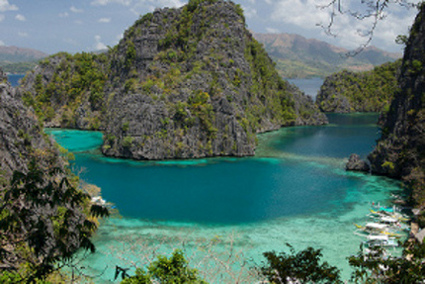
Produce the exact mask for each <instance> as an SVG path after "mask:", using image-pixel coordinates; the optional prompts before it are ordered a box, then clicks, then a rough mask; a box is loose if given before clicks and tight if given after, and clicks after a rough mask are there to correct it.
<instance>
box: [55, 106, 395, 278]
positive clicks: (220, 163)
mask: <svg viewBox="0 0 425 284" xmlns="http://www.w3.org/2000/svg"><path fill="white" fill-rule="evenodd" d="M329 118H330V122H331V124H330V125H327V126H321V127H293V128H284V129H281V130H279V131H276V132H271V133H266V134H263V135H260V137H259V141H260V142H259V147H258V149H257V155H256V156H255V157H248V158H238V159H235V158H212V159H200V160H188V161H161V162H146V161H144V162H136V161H126V160H119V159H110V158H105V157H103V156H102V155H101V154H100V152H99V151H98V150H97V147H98V145H99V144H100V143H101V134H100V133H96V132H87V131H75V130H48V132H49V133H50V134H51V135H53V136H54V137H55V138H56V139H57V141H58V142H59V143H60V144H61V145H62V146H64V147H65V148H68V149H69V150H70V151H72V152H73V153H74V154H75V157H76V160H75V162H74V163H73V167H74V169H75V170H76V171H79V169H84V171H83V173H82V177H83V179H84V180H86V181H87V182H90V183H94V184H96V185H98V186H100V187H101V188H102V196H103V197H104V198H105V199H106V200H108V201H111V202H113V203H114V204H115V205H116V206H117V208H118V210H119V212H120V214H121V217H120V218H110V219H108V220H105V221H104V222H103V223H102V225H101V226H100V229H99V231H98V234H97V235H96V237H95V239H94V240H95V244H96V246H97V248H98V252H97V253H96V254H94V255H92V256H90V257H89V258H88V259H87V260H86V263H85V266H86V267H87V273H88V274H91V275H98V274H102V275H101V276H99V277H98V278H95V279H94V281H95V282H98V283H108V281H111V283H112V279H113V274H114V267H115V265H121V266H124V267H131V265H132V263H133V264H136V265H139V266H140V265H143V264H145V263H146V262H147V261H148V260H147V258H144V257H142V256H141V255H152V253H151V252H153V251H156V252H160V253H165V254H169V253H170V252H171V251H172V248H174V247H177V248H182V249H184V251H185V253H186V255H188V256H190V257H189V258H190V259H191V265H192V266H195V267H196V266H197V265H198V264H199V268H200V270H201V271H202V270H211V269H212V268H208V269H206V268H205V267H206V264H205V263H203V262H202V261H200V260H199V259H203V257H204V256H205V250H202V249H200V248H202V247H203V246H206V244H211V245H212V246H213V248H214V251H215V252H216V253H224V252H226V251H228V250H229V246H231V247H232V250H235V251H238V252H240V253H242V254H243V256H244V258H245V259H250V261H249V263H248V264H247V266H252V265H254V263H260V262H261V260H262V258H261V254H262V252H264V251H268V250H276V251H282V250H286V249H287V248H286V247H285V243H290V244H292V245H293V246H294V247H295V249H305V248H306V247H307V246H313V247H315V248H322V249H323V254H324V259H325V260H327V261H329V262H330V263H331V264H332V265H337V266H338V267H339V268H341V269H343V276H344V278H346V279H347V278H348V277H349V273H350V270H349V268H348V262H347V260H346V257H347V256H349V255H351V254H355V253H356V252H357V251H358V248H359V244H360V241H361V238H359V237H358V236H355V235H353V233H352V231H353V229H354V226H353V225H352V224H353V223H364V222H365V220H366V216H365V215H366V214H367V213H368V210H369V208H370V203H371V202H372V201H375V202H381V203H384V202H386V201H387V199H388V197H389V196H390V192H397V191H398V190H399V185H398V183H397V182H396V181H393V180H389V179H386V178H383V177H375V176H370V175H364V174H356V173H346V172H345V171H344V163H345V162H346V158H347V157H348V156H349V155H350V154H351V153H352V152H356V153H358V154H360V155H361V156H362V157H366V155H367V154H368V153H369V152H370V151H371V150H372V148H373V145H374V143H375V140H376V139H377V138H378V136H379V129H378V127H377V126H376V125H375V124H374V123H375V122H376V120H377V115H376V114H351V115H330V116H329ZM150 259H152V258H150ZM240 266H241V264H240V263H239V264H238V263H235V264H233V265H232V267H233V269H234V270H238V269H240ZM131 271H132V272H133V271H134V269H132V270H131ZM211 274H213V273H211ZM211 274H210V276H208V275H206V276H207V277H209V279H212V280H213V282H214V279H215V278H214V277H212V276H211ZM216 274H217V273H216ZM215 280H216V282H215V283H220V282H223V281H217V279H215ZM228 282H232V281H228Z"/></svg>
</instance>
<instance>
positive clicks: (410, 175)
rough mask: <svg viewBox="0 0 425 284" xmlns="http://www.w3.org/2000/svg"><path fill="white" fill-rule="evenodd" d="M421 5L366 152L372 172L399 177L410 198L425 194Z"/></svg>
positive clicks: (424, 23)
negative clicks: (395, 87)
mask: <svg viewBox="0 0 425 284" xmlns="http://www.w3.org/2000/svg"><path fill="white" fill-rule="evenodd" d="M424 66H425V6H424V5H423V4H422V5H421V7H420V10H419V13H418V15H417V16H416V20H415V22H414V24H413V26H412V28H411V31H410V36H409V39H408V41H407V45H406V48H405V51H404V57H403V62H402V66H401V74H400V77H399V84H400V87H401V89H400V90H399V91H398V92H396V94H395V97H394V100H393V101H392V103H391V106H390V109H389V111H388V113H387V114H386V119H385V123H384V126H383V129H382V138H381V139H380V140H379V141H378V143H377V146H376V148H375V150H374V151H373V152H372V153H371V154H370V155H369V157H368V158H369V160H370V162H371V165H372V172H373V173H376V174H381V175H387V176H391V177H395V178H402V179H403V180H405V181H406V182H407V183H408V185H410V186H411V187H412V188H413V195H412V196H413V198H414V201H415V202H416V203H418V204H424V201H425V194H424V187H425V173H424V171H425V96H424V90H425V68H424Z"/></svg>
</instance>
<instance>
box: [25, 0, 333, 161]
mask: <svg viewBox="0 0 425 284" xmlns="http://www.w3.org/2000/svg"><path fill="white" fill-rule="evenodd" d="M245 25H246V24H245V18H244V16H243V11H242V9H241V7H240V6H239V5H235V4H234V3H232V2H230V1H224V0H191V1H189V2H188V4H187V5H185V6H183V7H182V8H180V9H168V8H165V9H162V10H156V11H155V12H153V13H149V14H146V15H144V16H142V17H141V18H140V19H139V20H137V21H136V22H135V24H134V25H133V26H131V27H130V28H128V29H127V31H126V32H125V33H124V37H123V39H122V40H121V41H120V42H119V44H118V45H116V46H115V47H113V48H110V49H109V51H108V52H107V53H106V54H102V55H92V54H86V53H83V54H77V55H75V56H71V55H67V54H58V55H55V56H52V57H50V58H48V59H47V60H45V61H43V62H42V63H41V64H40V66H39V67H38V68H36V69H35V70H34V72H33V73H32V74H29V75H28V76H27V77H26V78H25V80H24V83H23V88H24V89H25V90H26V93H25V94H26V95H25V100H26V102H27V103H28V104H29V105H31V106H33V107H34V109H35V110H36V111H37V113H38V114H39V115H40V116H41V117H42V118H43V120H44V123H45V125H47V126H56V127H73V128H80V129H103V130H104V131H105V134H106V135H105V141H104V145H103V147H102V151H103V153H104V154H105V155H108V156H115V157H123V158H133V159H166V158H198V157H205V156H220V155H221V156H244V155H253V154H254V150H255V146H256V133H259V132H264V131H269V130H274V129H278V128H280V127H282V126H289V125H305V124H323V123H326V118H325V116H324V115H323V114H320V112H319V111H318V109H317V108H316V107H315V106H314V104H313V103H312V101H311V100H310V99H308V98H307V97H306V96H304V95H303V94H301V92H300V91H299V90H297V89H296V88H295V87H293V86H291V85H289V84H288V83H287V82H286V81H284V80H282V79H281V78H280V77H279V75H278V73H277V71H276V70H275V68H274V65H273V62H272V61H271V59H270V58H269V56H268V55H267V53H266V52H265V50H264V48H263V47H262V45H261V44H259V43H258V42H257V41H256V40H255V39H253V37H252V35H251V34H250V32H249V31H248V30H247V29H246V27H245Z"/></svg>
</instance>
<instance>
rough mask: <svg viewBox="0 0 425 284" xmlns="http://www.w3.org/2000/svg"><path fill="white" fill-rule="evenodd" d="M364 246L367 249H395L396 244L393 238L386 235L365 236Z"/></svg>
mask: <svg viewBox="0 0 425 284" xmlns="http://www.w3.org/2000/svg"><path fill="white" fill-rule="evenodd" d="M366 245H367V246H368V247H376V246H381V247H397V246H398V243H397V241H396V240H395V238H392V237H389V236H388V235H369V236H367V241H366Z"/></svg>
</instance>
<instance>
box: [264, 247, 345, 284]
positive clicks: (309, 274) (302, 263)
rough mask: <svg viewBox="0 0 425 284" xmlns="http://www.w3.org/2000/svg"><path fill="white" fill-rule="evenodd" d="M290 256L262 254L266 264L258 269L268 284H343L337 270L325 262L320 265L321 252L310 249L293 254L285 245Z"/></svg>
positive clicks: (281, 253) (272, 253)
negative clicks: (296, 283) (294, 283)
mask: <svg viewBox="0 0 425 284" xmlns="http://www.w3.org/2000/svg"><path fill="white" fill-rule="evenodd" d="M286 245H287V246H288V247H289V249H290V254H287V253H285V252H280V253H279V254H277V253H276V252H274V251H272V252H265V253H263V255H264V257H265V258H266V261H267V263H266V264H264V265H263V266H262V267H260V268H259V270H260V272H261V274H262V275H264V276H265V277H266V278H267V279H268V280H269V281H270V283H283V284H286V283H293V282H294V281H301V283H329V284H330V283H343V282H342V281H341V280H340V275H339V274H340V271H339V269H338V268H336V267H334V266H331V265H329V263H327V262H326V261H325V262H323V263H320V258H321V257H322V252H321V250H320V249H318V250H316V249H314V248H312V247H308V248H307V249H305V250H303V251H300V252H297V253H296V252H295V249H294V248H293V247H292V246H291V245H289V244H286Z"/></svg>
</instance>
